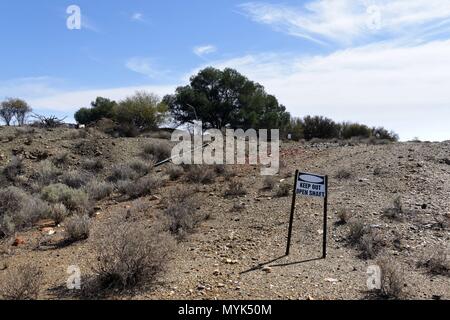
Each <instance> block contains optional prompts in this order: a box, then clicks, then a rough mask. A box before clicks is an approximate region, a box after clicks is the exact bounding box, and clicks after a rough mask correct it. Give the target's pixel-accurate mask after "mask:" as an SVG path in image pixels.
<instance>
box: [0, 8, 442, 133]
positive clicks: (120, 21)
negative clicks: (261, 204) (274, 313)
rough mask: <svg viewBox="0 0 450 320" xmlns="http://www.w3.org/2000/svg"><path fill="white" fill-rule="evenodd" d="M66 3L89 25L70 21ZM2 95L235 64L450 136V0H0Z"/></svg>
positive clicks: (177, 79) (341, 105)
mask: <svg viewBox="0 0 450 320" xmlns="http://www.w3.org/2000/svg"><path fill="white" fill-rule="evenodd" d="M69 5H77V6H79V7H80V9H81V21H82V27H81V30H68V29H67V27H66V20H67V18H68V16H69V14H67V13H66V9H67V7H68V6H69ZM0 39H2V49H1V50H0V58H1V59H0V99H3V98H4V97H9V96H15V97H16V96H17V97H22V98H25V99H27V101H29V102H30V104H31V105H32V106H33V107H34V109H35V110H36V111H38V112H43V113H52V114H57V115H67V116H68V119H71V118H72V115H73V112H74V111H75V110H77V109H78V108H80V107H84V106H88V105H89V102H90V101H91V100H94V99H95V97H96V96H98V95H102V96H106V97H111V98H113V99H117V100H120V99H122V98H124V97H125V96H127V95H130V94H132V93H133V92H134V91H136V90H143V89H145V90H148V91H152V92H154V93H156V94H158V95H160V96H163V95H164V94H169V93H172V92H173V91H174V88H175V87H176V86H178V85H184V84H186V83H187V81H188V78H189V76H190V75H192V74H193V73H195V72H197V71H198V70H199V69H201V68H203V67H205V66H209V65H212V66H215V67H219V68H224V67H233V68H236V69H238V70H239V71H240V72H242V73H244V74H245V75H247V76H248V77H249V78H251V79H252V80H255V81H258V82H260V83H261V84H263V85H264V86H265V87H266V90H267V91H268V92H270V93H273V94H275V95H276V96H277V97H278V99H279V100H280V102H281V103H283V104H285V105H286V106H287V108H288V110H289V111H290V112H291V113H292V114H293V115H295V116H304V115H306V114H320V115H326V116H329V117H332V118H333V119H336V120H350V121H359V122H364V123H367V124H369V125H383V126H386V127H388V128H392V129H394V130H395V131H397V132H398V133H399V134H400V136H401V137H402V139H404V140H406V139H412V138H413V137H419V138H421V139H424V140H446V139H450V129H449V127H450V126H449V125H448V123H447V122H448V119H450V90H449V88H450V0H414V1H410V0H390V1H387V0H309V1H283V2H276V1H263V2H259V1H254V2H248V1H247V2H246V1H234V0H227V1H225V0H224V1H219V0H217V1H207V0H191V1H186V0H184V1H181V0H176V1H175V0H172V1H171V0H167V1H164V2H162V1H143V0H129V1H106V0H95V1H92V0H89V1H87V0H78V1H61V0H60V1H55V0H39V1H28V0H15V1H12V0H0Z"/></svg>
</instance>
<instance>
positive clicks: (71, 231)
mask: <svg viewBox="0 0 450 320" xmlns="http://www.w3.org/2000/svg"><path fill="white" fill-rule="evenodd" d="M64 225H65V232H66V235H67V239H68V240H69V241H70V242H76V241H81V240H86V239H87V238H89V232H90V230H89V229H90V219H89V216H88V215H86V214H85V215H74V216H72V217H70V218H69V219H67V220H66V221H65V223H64Z"/></svg>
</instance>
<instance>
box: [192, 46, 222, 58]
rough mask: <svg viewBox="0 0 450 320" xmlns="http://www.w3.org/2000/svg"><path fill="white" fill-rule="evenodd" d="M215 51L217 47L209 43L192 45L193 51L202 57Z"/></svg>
mask: <svg viewBox="0 0 450 320" xmlns="http://www.w3.org/2000/svg"><path fill="white" fill-rule="evenodd" d="M216 51H217V48H216V47H215V46H213V45H211V44H208V45H204V46H197V47H194V49H193V52H194V54H196V55H197V56H199V57H204V56H205V55H208V54H211V53H214V52H216Z"/></svg>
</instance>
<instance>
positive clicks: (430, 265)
mask: <svg viewBox="0 0 450 320" xmlns="http://www.w3.org/2000/svg"><path fill="white" fill-rule="evenodd" d="M418 265H419V267H424V268H427V269H428V272H430V273H431V274H434V275H443V276H450V260H449V257H448V250H447V249H446V248H445V247H444V248H436V249H435V250H433V251H431V253H430V255H429V257H428V258H425V259H422V261H420V262H419V263H418Z"/></svg>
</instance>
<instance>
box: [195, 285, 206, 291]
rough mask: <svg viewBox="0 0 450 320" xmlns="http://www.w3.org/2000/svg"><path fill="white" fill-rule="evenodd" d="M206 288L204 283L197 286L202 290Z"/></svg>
mask: <svg viewBox="0 0 450 320" xmlns="http://www.w3.org/2000/svg"><path fill="white" fill-rule="evenodd" d="M205 289H206V287H205V286H204V285H202V284H199V285H198V286H197V290H199V291H202V290H205Z"/></svg>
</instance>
